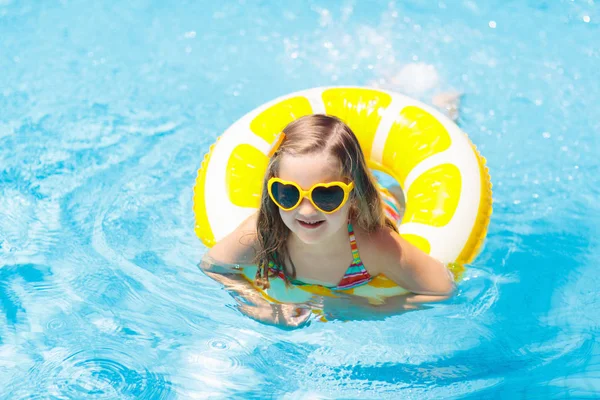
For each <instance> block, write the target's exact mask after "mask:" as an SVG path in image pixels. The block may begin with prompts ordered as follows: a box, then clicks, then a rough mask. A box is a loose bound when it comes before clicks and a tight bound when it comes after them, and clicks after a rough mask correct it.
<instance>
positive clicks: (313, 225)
mask: <svg viewBox="0 0 600 400" xmlns="http://www.w3.org/2000/svg"><path fill="white" fill-rule="evenodd" d="M296 221H298V223H299V224H300V226H301V227H303V228H307V229H316V228H318V227H320V226H321V225H323V223H324V222H325V221H302V220H300V219H298V220H296Z"/></svg>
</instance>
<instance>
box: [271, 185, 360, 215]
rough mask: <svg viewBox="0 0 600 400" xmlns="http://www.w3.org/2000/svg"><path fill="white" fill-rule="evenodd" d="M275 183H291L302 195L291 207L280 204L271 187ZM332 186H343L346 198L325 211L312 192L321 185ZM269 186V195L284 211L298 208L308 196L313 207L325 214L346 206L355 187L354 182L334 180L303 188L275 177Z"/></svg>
mask: <svg viewBox="0 0 600 400" xmlns="http://www.w3.org/2000/svg"><path fill="white" fill-rule="evenodd" d="M274 183H281V184H283V185H290V186H293V187H295V188H296V189H298V193H300V196H299V197H298V201H297V202H296V204H294V205H293V206H292V207H290V208H285V207H283V206H282V205H281V204H279V202H278V201H277V200H275V196H273V192H272V190H271V187H272V186H273V184H274ZM332 186H339V187H340V188H342V190H343V191H344V198H343V199H342V202H341V203H340V205H339V206H337V207H336V208H335V209H334V210H332V211H325V210H323V209H322V208H321V207H319V206H318V205H316V204H315V202H314V201H313V198H312V192H313V190H314V189H316V188H319V187H322V188H329V187H332ZM267 188H268V191H269V196H270V197H271V200H273V203H275V204H276V205H277V207H279V208H281V209H282V210H284V211H292V210H293V209H295V208H297V207H298V206H299V205H300V203H302V199H304V198H307V199H308V200H309V201H310V203H311V204H312V205H313V207H315V208H316V209H317V210H319V211H320V212H322V213H324V214H333V213H334V212H336V211H338V210H339V209H340V208H342V207H343V206H344V204H346V202H347V201H348V198H349V197H350V192H351V191H352V189H354V182H350V183H344V182H339V181H334V182H328V183H317V184H314V185H313V186H312V187H311V188H310V189H308V190H303V189H302V188H301V187H300V185H298V184H297V183H296V182H292V181H285V180H283V179H279V178H275V177H273V178H271V179H269V182H268V184H267Z"/></svg>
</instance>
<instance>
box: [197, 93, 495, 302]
mask: <svg viewBox="0 0 600 400" xmlns="http://www.w3.org/2000/svg"><path fill="white" fill-rule="evenodd" d="M317 113H318V114H329V115H333V116H336V117H338V118H340V119H341V120H343V121H344V122H345V123H346V124H348V126H350V128H351V129H352V131H353V132H354V133H355V134H356V136H357V137H358V140H359V142H360V144H361V147H362V150H363V152H364V154H365V157H366V158H367V161H368V164H369V166H370V167H371V168H372V169H375V170H379V171H382V172H384V173H386V174H388V175H390V176H391V177H393V178H394V179H396V181H398V183H399V184H400V186H401V187H402V189H403V190H404V193H405V196H406V211H405V214H404V217H403V219H402V223H401V224H400V225H399V231H400V235H401V236H402V237H403V238H405V239H406V240H407V241H409V242H410V243H412V244H414V245H415V246H417V247H418V248H420V249H421V250H423V251H424V252H426V253H428V254H430V255H431V256H432V257H434V258H436V259H438V260H440V261H442V262H444V263H446V264H447V265H449V266H450V267H451V268H455V271H453V272H455V275H456V274H458V271H457V270H456V269H457V268H458V269H460V266H462V265H464V264H468V263H470V262H472V261H473V259H474V258H475V256H476V255H477V253H478V252H479V250H480V248H481V246H482V244H483V241H484V239H485V236H486V232H487V227H488V224H489V221H490V216H491V213H492V189H491V188H492V185H491V183H490V176H489V173H488V169H487V167H486V166H485V159H484V158H483V157H482V156H481V155H480V154H479V152H478V151H477V149H476V148H475V146H474V145H473V144H472V143H471V141H470V140H469V138H468V137H467V135H466V134H465V133H464V132H463V131H462V130H461V129H460V128H459V127H458V126H457V125H456V124H455V123H454V122H452V121H451V120H450V119H449V118H447V117H446V116H445V115H443V114H441V113H440V112H438V111H437V110H435V109H433V108H432V107H430V106H427V105H425V104H423V103H421V102H419V101H417V100H414V99H412V98H410V97H407V96H403V95H401V94H397V93H392V92H388V91H383V90H376V89H370V88H360V87H326V88H315V89H309V90H305V91H301V92H297V93H292V94H290V95H287V96H283V97H280V98H278V99H275V100H273V101H271V102H269V103H267V104H264V105H262V106H260V107H258V108H256V109H255V110H253V111H251V112H250V113H248V114H246V115H245V116H244V117H242V118H241V119H240V120H238V121H237V122H236V123H234V124H233V125H232V126H231V127H230V128H229V129H227V130H226V131H225V133H223V135H221V136H220V137H219V138H218V139H217V142H216V143H215V144H214V145H212V146H211V147H210V149H209V151H208V153H207V154H206V155H205V157H204V160H203V161H202V165H201V167H200V169H199V170H198V177H197V179H196V184H195V186H194V213H195V216H196V225H195V231H196V234H197V235H198V237H199V238H200V239H201V240H202V242H203V243H204V244H205V245H206V246H209V247H210V246H212V245H214V244H215V243H216V242H217V241H219V240H220V239H222V238H223V237H225V236H226V235H227V234H228V233H230V232H232V231H233V230H234V229H235V228H236V227H237V226H238V225H239V224H240V223H241V222H242V221H243V220H244V219H246V218H247V217H248V216H250V215H251V214H252V213H254V212H255V211H256V209H257V208H258V206H259V201H260V191H261V188H262V180H263V177H264V174H265V171H266V168H267V164H268V162H269V158H268V154H269V151H270V149H271V147H272V145H273V143H274V142H275V141H276V140H277V138H278V134H279V133H280V132H281V130H282V129H283V128H284V127H285V126H286V125H287V124H288V123H290V122H292V121H294V120H296V119H298V118H300V117H302V116H305V115H309V114H317ZM255 272H256V267H253V268H252V267H249V268H247V269H245V270H244V275H245V276H246V277H247V278H248V280H249V281H250V282H252V281H253V277H254V273H255ZM271 281H272V282H271V288H270V289H268V290H267V291H263V294H264V295H265V296H266V297H268V298H269V299H271V300H273V301H281V302H304V301H307V300H308V299H310V297H311V296H313V295H314V294H318V295H329V296H335V295H336V292H334V291H331V290H329V289H327V288H324V287H321V286H311V285H303V286H286V285H285V284H284V283H283V281H281V280H279V279H272V280H271ZM344 292H345V293H351V294H354V295H358V296H364V297H367V298H369V299H370V300H371V301H372V302H379V301H381V300H382V299H384V298H385V297H390V296H395V295H399V294H403V293H406V290H405V289H403V288H401V287H399V286H397V285H396V284H395V283H394V282H392V281H391V280H389V279H387V278H386V277H385V276H378V277H376V278H375V279H373V280H372V281H371V282H370V283H369V284H366V285H363V286H359V287H356V288H354V289H349V290H346V291H344Z"/></svg>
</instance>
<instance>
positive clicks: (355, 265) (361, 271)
mask: <svg viewBox="0 0 600 400" xmlns="http://www.w3.org/2000/svg"><path fill="white" fill-rule="evenodd" d="M348 236H349V238H350V249H351V250H352V264H350V266H349V267H348V269H347V270H346V273H345V274H344V276H343V278H342V280H341V281H340V283H338V284H337V285H336V286H325V287H327V288H328V289H331V290H348V289H352V288H355V287H357V286H361V285H364V284H366V283H369V282H370V281H371V279H373V277H372V276H371V274H369V271H367V269H366V268H365V266H364V265H363V262H362V260H361V259H360V255H359V254H358V246H357V244H356V236H355V235H354V229H353V228H352V224H351V223H348ZM269 272H270V273H272V274H274V275H277V276H278V277H280V278H281V279H284V280H285V275H284V272H283V269H282V268H277V267H275V266H274V264H273V263H270V264H269ZM291 283H292V284H294V285H297V286H301V285H308V284H307V283H304V282H301V281H298V280H291Z"/></svg>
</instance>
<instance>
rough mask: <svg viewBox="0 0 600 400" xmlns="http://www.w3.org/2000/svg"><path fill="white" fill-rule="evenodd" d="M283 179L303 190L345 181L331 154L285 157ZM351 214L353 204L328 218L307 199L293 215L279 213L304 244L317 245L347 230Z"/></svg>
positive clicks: (280, 210) (289, 212)
mask: <svg viewBox="0 0 600 400" xmlns="http://www.w3.org/2000/svg"><path fill="white" fill-rule="evenodd" d="M277 176H278V177H279V178H281V179H283V180H286V181H293V182H296V183H297V184H298V185H299V186H300V187H301V188H302V189H303V190H308V189H310V188H311V187H312V186H313V185H315V184H317V183H328V182H333V181H342V180H343V179H342V177H341V176H340V165H339V161H338V160H336V159H335V158H332V157H331V156H330V155H328V154H323V153H315V154H306V155H299V156H292V155H289V154H285V155H283V156H282V158H281V160H280V163H279V174H278V175H277ZM349 212H350V200H348V201H347V202H346V204H344V205H343V206H342V208H340V209H339V210H337V211H336V212H334V213H332V214H325V213H323V212H321V211H319V210H318V209H316V208H315V207H314V206H313V205H312V203H311V202H310V201H309V200H308V199H307V198H304V199H302V202H301V203H300V205H298V207H296V208H295V209H293V210H290V211H284V210H282V209H281V208H280V209H279V214H280V215H281V219H282V220H283V222H284V223H285V225H286V226H287V227H288V228H289V230H290V231H292V233H294V234H295V235H296V236H297V237H298V238H299V239H300V240H301V241H303V242H304V243H307V244H313V243H317V242H319V241H321V240H323V239H325V238H327V237H329V236H331V235H333V234H334V233H336V232H338V231H339V230H340V229H341V228H342V227H345V226H346V224H347V222H348V213H349Z"/></svg>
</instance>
